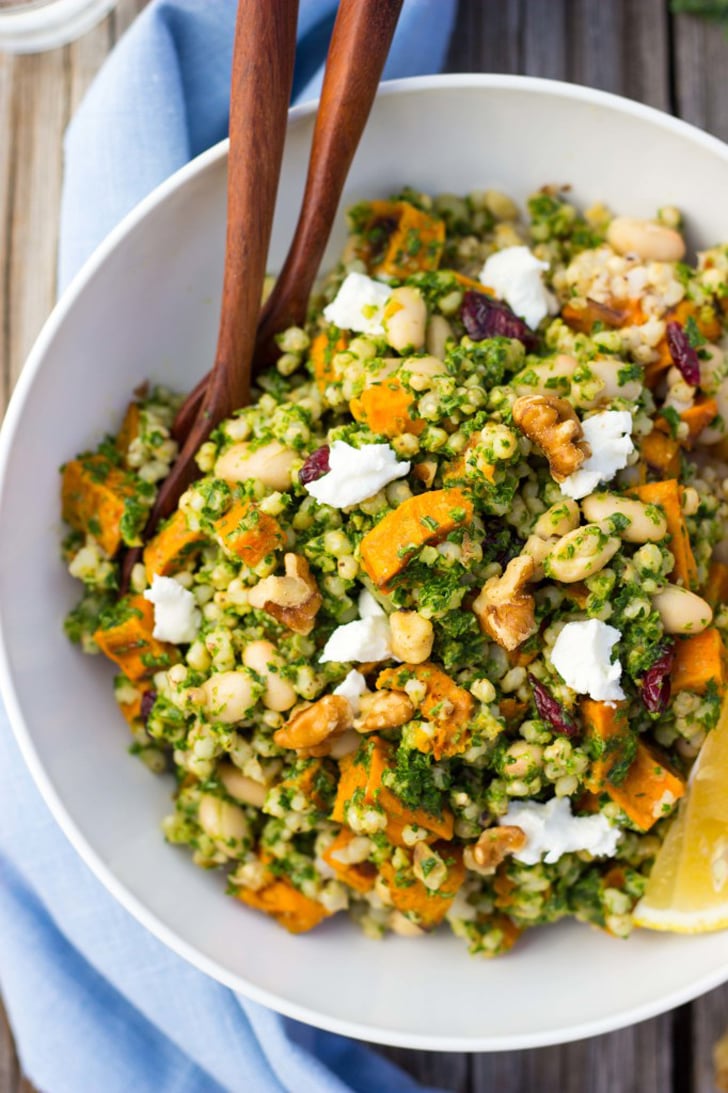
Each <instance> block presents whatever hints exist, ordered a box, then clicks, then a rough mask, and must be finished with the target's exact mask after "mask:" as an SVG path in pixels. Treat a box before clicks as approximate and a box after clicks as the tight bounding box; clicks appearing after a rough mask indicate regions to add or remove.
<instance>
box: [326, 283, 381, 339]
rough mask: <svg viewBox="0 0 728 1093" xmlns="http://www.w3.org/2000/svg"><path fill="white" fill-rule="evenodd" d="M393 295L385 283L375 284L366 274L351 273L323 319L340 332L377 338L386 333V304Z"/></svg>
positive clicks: (327, 308)
mask: <svg viewBox="0 0 728 1093" xmlns="http://www.w3.org/2000/svg"><path fill="white" fill-rule="evenodd" d="M391 294H392V289H391V287H390V286H389V285H385V284H384V283H383V282H382V281H375V280H374V279H373V278H372V277H367V275H366V274H365V273H349V274H347V276H346V277H345V278H344V280H343V281H342V282H341V287H340V288H339V291H338V292H337V294H336V296H335V297H334V299H333V300H332V301H331V303H330V304H329V305H328V306H327V307H325V308H324V318H325V319H326V321H327V322H329V323H333V324H334V326H338V328H339V329H340V330H355V331H356V332H357V333H359V334H374V335H375V336H376V335H378V334H383V333H384V326H383V324H382V316H383V314H384V305H385V304H386V302H387V300H388V299H389V297H390V296H391Z"/></svg>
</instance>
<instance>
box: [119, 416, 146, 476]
mask: <svg viewBox="0 0 728 1093" xmlns="http://www.w3.org/2000/svg"><path fill="white" fill-rule="evenodd" d="M141 416H142V409H141V406H140V405H139V403H138V402H130V403H129V405H128V406H127V409H126V413H125V414H124V420H123V421H122V423H121V428H120V429H119V432H118V433H117V436H116V441H115V443H116V447H117V448H118V449H119V454H120V455H121V458H122V459H123V460H124V466H126V467H128V466H129V463H128V456H129V445H130V444H131V442H132V440H136V438H137V437H138V436H139V432H140V429H141Z"/></svg>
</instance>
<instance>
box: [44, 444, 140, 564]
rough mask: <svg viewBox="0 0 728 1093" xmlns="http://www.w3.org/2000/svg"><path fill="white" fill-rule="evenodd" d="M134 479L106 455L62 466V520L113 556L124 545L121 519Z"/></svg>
mask: <svg viewBox="0 0 728 1093" xmlns="http://www.w3.org/2000/svg"><path fill="white" fill-rule="evenodd" d="M133 493H134V484H133V481H130V480H129V478H128V476H127V475H126V474H125V473H124V471H122V470H120V469H119V468H118V467H115V466H113V464H111V463H110V462H109V459H108V457H107V456H104V455H100V454H99V455H88V456H82V457H81V458H80V459H72V460H71V462H70V463H66V465H65V467H64V468H63V481H62V485H61V506H62V513H63V519H64V520H65V521H66V523H67V524H70V525H71V527H72V528H75V529H76V531H82V532H84V534H91V535H93V536H94V538H95V539H96V541H97V542H98V544H99V546H100V547H101V548H102V549H103V550H105V551H106V553H107V554H108V555H109V556H110V557H113V555H114V554H116V552H117V550H118V549H119V547H120V546H121V520H122V517H123V515H124V509H125V503H126V500H127V498H129V497H131V496H132V494H133Z"/></svg>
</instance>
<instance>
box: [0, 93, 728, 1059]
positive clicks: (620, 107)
mask: <svg viewBox="0 0 728 1093" xmlns="http://www.w3.org/2000/svg"><path fill="white" fill-rule="evenodd" d="M464 88H465V89H468V88H485V89H491V90H496V91H497V90H503V91H530V92H535V93H538V94H540V95H550V96H553V97H555V98H562V99H568V100H572V101H573V100H575V101H577V102H582V103H587V104H594V105H597V106H602V107H607V108H609V109H611V110H613V111H615V112H619V113H622V114H626V115H631V116H634V117H637V118H641V119H644V120H645V121H647V122H650V123H652V124H653V125H656V126H658V127H660V128H662V129H665V130H668V131H672V132H674V133H677V134H679V135H680V136H682V137H684V138H686V139H687V140H688V141H690V142H692V143H694V144H697V145H702V146H703V147H705V148H707V149H708V150H710V151H711V152H712V153H714V154H716V155H718V157H719V158H721V159H724V160H726V161H728V144H726V143H725V142H723V141H721V140H720V139H719V138H717V137H714V136H712V135H711V134H709V133H706V132H704V131H703V130H702V129H699V128H698V127H697V126H694V125H691V124H690V123H688V122H685V121H683V120H682V119H680V118H675V117H673V116H671V115H669V114H666V113H664V112H663V111H661V110H658V109H656V108H655V107H652V106H647V105H645V104H643V103H640V102H636V101H634V100H632V99H627V98H624V97H623V96H620V95H615V94H613V93H611V92H607V91H601V90H597V89H595V88H590V87H583V86H581V85H579V84H572V83H567V82H566V81H562V80H548V79H543V78H540V77H533V76H514V75H499V74H484V73H451V74H440V75H433V76H415V77H409V78H406V79H400V80H390V81H386V82H385V83H383V84H382V85H381V86H380V88H379V92H378V95H379V96H383V97H384V96H390V95H394V96H396V95H400V94H409V93H412V92H421V91H422V92H432V91H437V90H451V89H455V90H459V89H464ZM317 106H318V100H317V99H316V100H309V101H307V102H305V103H301V104H299V105H297V106H294V107H292V108H291V110H290V111H289V115H288V124H289V125H291V124H292V123H295V122H296V121H298V120H299V119H303V118H306V117H309V116H310V115H311V114H313V113H314V112H315V110H316V108H317ZM227 151H228V141H227V139H225V140H222V141H220V142H219V143H217V144H215V145H213V146H212V147H211V148H209V149H207V150H206V151H205V152H203V153H201V154H200V155H199V156H196V157H195V158H194V159H192V160H190V161H189V163H186V164H185V165H184V166H182V167H181V168H179V169H178V170H177V171H175V172H174V174H172V175H170V176H169V178H167V179H165V180H164V181H163V182H162V183H160V184H159V185H158V186H157V187H156V188H155V189H154V190H152V191H151V193H149V194H148V195H147V196H146V197H145V198H143V199H142V201H140V202H139V203H138V204H137V205H136V206H135V207H134V208H133V209H132V210H131V211H130V212H128V213H127V214H126V215H125V216H124V218H123V219H122V220H121V221H120V222H119V224H117V226H116V227H115V228H113V229H112V231H111V232H110V233H109V234H108V235H107V236H106V237H105V238H104V239H103V240H102V242H101V243H100V244H99V245H98V246H97V247H96V249H95V250H94V251H93V253H92V254H91V255H90V256H89V257H88V258H87V259H86V261H85V262H84V264H83V266H82V267H81V269H80V270H79V271H78V273H76V275H75V276H74V277H73V279H72V280H71V281H70V283H69V284H68V286H67V287H66V288H65V290H64V291H63V293H62V295H61V296H60V298H59V299H58V301H57V303H56V304H55V306H54V308H53V310H52V312H51V314H50V315H49V317H48V318H47V319H46V321H45V323H44V325H43V327H42V329H41V331H40V333H39V334H38V337H37V338H36V341H35V343H34V345H33V347H32V348H31V350H30V353H29V354H28V357H27V358H26V361H25V364H24V366H23V369H22V371H21V373H20V376H19V378H18V381H17V383H16V386H15V390H14V391H13V394H12V396H11V399H10V402H9V404H8V408H7V412H6V414H5V419H4V421H3V423H2V428H1V429H0V498H2V496H3V494H4V492H5V488H6V480H7V476H8V467H9V456H10V452H11V449H12V446H13V443H14V440H15V436H16V432H17V430H18V427H19V425H20V423H21V419H22V415H23V410H24V408H25V403H26V401H27V399H28V396H29V394H30V392H31V389H32V386H33V383H34V380H35V377H36V374H37V373H38V371H39V370H40V368H41V367H42V364H43V361H44V358H45V356H46V353H47V351H48V349H49V347H50V346H51V344H52V342H53V339H54V338H55V336H56V333H57V331H58V330H59V329H60V327H61V325H62V324H63V322H64V320H65V318H66V316H67V314H68V312H69V311H70V310H71V308H72V307H73V305H74V304H75V302H76V300H77V299H78V298H79V297H80V296H81V295H82V294H83V291H84V289H85V287H86V285H87V284H88V283H89V282H90V281H91V280H92V279H93V277H94V276H95V274H96V272H97V271H98V270H99V268H100V267H101V266H102V265H103V264H104V262H105V261H106V259H107V258H108V257H109V255H110V254H111V253H112V252H113V251H114V250H115V248H116V246H117V245H118V244H119V243H120V241H121V240H122V239H123V238H124V237H125V236H126V235H127V234H128V233H129V232H130V231H132V230H133V229H134V228H135V227H136V226H137V225H138V224H140V223H141V222H142V221H144V219H145V218H146V217H147V216H148V215H150V213H152V212H153V210H154V209H155V208H156V207H157V206H158V205H160V204H162V203H163V202H164V201H165V200H166V199H167V198H168V197H169V196H170V195H171V194H172V193H174V192H175V191H176V190H178V189H179V188H180V187H182V186H184V185H185V184H186V183H187V182H188V181H189V180H190V179H192V178H194V177H196V176H197V175H200V174H202V173H203V172H204V171H206V170H207V169H208V168H211V167H212V166H213V165H215V164H217V163H218V162H219V161H220V160H221V159H224V158H225V157H226V156H227ZM0 698H2V700H3V701H4V704H5V708H6V710H7V713H8V720H9V722H10V726H11V729H12V731H13V734H14V736H15V739H16V741H17V743H18V746H19V748H20V751H21V753H22V755H23V758H24V760H25V763H26V765H27V767H28V769H29V771H30V773H31V776H32V778H33V780H34V782H35V784H36V787H37V788H38V790H39V792H40V794H41V796H42V797H43V799H44V801H45V803H46V805H47V806H48V808H49V809H50V812H51V814H52V816H53V818H54V819H55V821H56V823H57V824H58V826H59V827H60V828H61V830H62V831H63V833H64V835H65V836H66V838H67V839H68V840H69V842H70V843H71V845H72V846H73V847H74V849H75V850H76V852H77V853H78V854H79V856H80V857H81V859H82V860H83V861H84V862H85V864H86V865H87V866H88V867H89V868H90V869H91V871H92V873H93V874H94V875H95V876H96V878H97V879H98V880H99V881H100V882H101V884H102V885H103V886H104V887H105V888H106V889H107V891H109V892H110V893H111V895H112V896H113V897H114V898H115V899H116V900H117V901H118V902H119V903H120V904H121V905H122V907H124V908H125V910H127V911H128V912H129V913H130V914H131V915H132V916H133V917H134V918H135V919H136V920H137V921H138V922H139V923H141V925H142V926H144V927H145V928H146V929H147V930H149V931H150V933H152V934H153V935H154V936H155V937H156V938H157V939H158V940H159V941H161V942H162V943H163V944H164V945H166V946H167V947H168V948H169V949H171V950H172V951H173V952H174V953H176V954H177V955H178V956H181V957H182V958H183V959H185V960H187V961H188V962H189V963H190V964H192V965H193V967H195V968H197V969H198V970H199V971H201V972H204V973H205V974H207V975H209V976H210V977H211V978H212V979H214V980H216V981H217V982H219V983H221V984H222V985H223V986H226V987H228V988H230V989H231V990H233V991H235V992H236V993H239V994H242V995H243V996H244V997H246V998H249V999H250V1000H251V1001H253V1002H257V1003H259V1004H261V1005H264V1006H267V1007H269V1008H270V1009H273V1010H274V1011H276V1012H278V1013H281V1014H283V1015H284V1016H286V1017H292V1018H294V1019H296V1020H298V1021H302V1022H304V1023H305V1024H309V1025H313V1026H315V1027H317V1028H321V1029H325V1030H327V1031H329V1032H334V1033H338V1034H340V1035H344V1036H351V1037H354V1038H356V1039H359V1040H369V1041H371V1042H373V1043H378V1044H386V1045H389V1046H393V1047H404V1048H411V1049H419V1050H428V1051H466V1052H476V1051H488V1052H493V1051H515V1050H521V1049H525V1048H536V1047H547V1046H551V1045H556V1044H562V1043H570V1042H572V1041H575V1040H580V1039H584V1038H586V1037H590V1036H597V1035H601V1034H603V1033H607V1032H611V1031H614V1030H616V1029H619V1028H624V1027H626V1026H628V1025H632V1024H636V1023H638V1022H640V1021H644V1020H647V1019H648V1018H651V1017H655V1016H657V1015H659V1014H661V1013H664V1012H666V1011H667V1010H670V1009H673V1008H674V1007H676V1006H679V1005H682V1004H683V1003H685V1002H689V1001H691V1000H692V999H694V998H697V997H698V996H699V995H701V994H703V993H705V992H706V991H708V990H711V989H712V988H714V987H717V986H719V985H720V984H722V983H724V982H725V981H726V980H728V963H727V964H723V965H718V966H717V967H716V968H714V969H713V970H712V971H711V972H710V974H707V975H704V976H702V977H700V978H699V979H698V980H696V981H694V982H692V983H690V984H689V985H687V986H685V987H681V988H678V989H674V990H672V991H671V992H669V993H668V994H667V995H663V996H662V997H661V998H659V999H657V1000H652V1001H650V1002H645V1003H641V1004H639V1005H636V1006H633V1007H631V1008H628V1009H625V1010H623V1011H621V1012H620V1013H614V1014H612V1015H609V1016H606V1017H602V1018H598V1019H591V1020H588V1021H584V1022H583V1023H581V1024H577V1025H572V1026H570V1027H569V1028H567V1029H564V1030H562V1031H561V1032H558V1031H555V1030H553V1029H552V1030H550V1031H547V1032H543V1033H523V1034H519V1035H513V1036H509V1037H507V1038H504V1037H502V1036H501V1037H490V1036H487V1035H483V1036H478V1037H458V1036H437V1035H425V1034H422V1033H412V1032H399V1031H396V1030H395V1031H392V1030H390V1029H387V1028H384V1027H380V1026H377V1025H370V1024H366V1023H363V1022H357V1021H349V1020H340V1019H338V1018H336V1017H332V1016H328V1015H324V1014H319V1013H317V1012H316V1011H315V1010H312V1009H309V1008H308V1007H307V1006H305V1005H301V1004H299V1003H296V1002H290V1001H288V1000H287V999H286V998H283V997H281V996H280V995H277V994H275V993H274V992H272V991H268V990H266V989H264V988H261V987H258V986H256V985H255V984H252V983H249V982H248V981H247V980H245V979H243V978H242V977H240V976H238V975H236V974H233V973H231V972H230V971H228V970H227V969H226V968H225V967H224V966H222V965H221V964H219V963H217V961H215V960H212V959H211V958H208V957H206V956H204V955H203V954H202V953H200V952H199V951H198V950H197V949H196V948H195V947H194V946H193V945H191V944H189V943H188V942H186V941H184V940H183V939H182V938H180V937H179V936H178V935H177V934H176V933H175V932H174V930H173V929H172V928H170V927H169V926H167V925H165V923H164V922H163V921H162V920H161V919H159V918H158V917H157V916H156V915H155V914H154V913H152V912H151V911H149V910H148V909H147V908H146V907H145V905H144V904H143V903H142V902H141V900H140V899H138V898H137V897H136V896H134V895H133V894H132V893H131V892H130V891H129V890H128V889H127V888H126V886H125V885H124V884H123V883H122V882H121V881H119V880H118V879H117V878H116V876H115V875H114V873H113V872H112V870H111V869H110V868H109V867H107V866H106V865H105V863H104V862H103V861H102V860H101V858H100V857H99V856H98V855H97V853H96V852H95V851H94V850H93V849H92V847H91V846H90V845H89V843H88V842H87V840H86V837H85V835H84V834H83V832H82V831H81V830H80V829H79V828H78V827H77V825H76V824H75V822H74V821H73V820H72V819H71V817H70V816H69V814H68V812H67V811H66V807H65V805H64V804H63V801H62V800H61V797H60V795H59V793H58V792H57V790H56V788H55V786H54V784H53V782H52V781H51V779H50V776H49V775H48V774H47V773H46V771H45V768H44V766H43V762H42V760H41V757H40V755H39V754H38V752H37V750H36V747H35V744H34V742H33V739H32V735H31V733H30V731H29V729H28V726H27V725H26V723H25V719H24V716H23V712H22V710H21V707H20V702H19V699H18V695H17V692H16V690H15V686H14V682H13V678H12V673H11V669H10V661H9V656H8V645H7V635H6V633H5V627H4V618H3V615H2V612H0Z"/></svg>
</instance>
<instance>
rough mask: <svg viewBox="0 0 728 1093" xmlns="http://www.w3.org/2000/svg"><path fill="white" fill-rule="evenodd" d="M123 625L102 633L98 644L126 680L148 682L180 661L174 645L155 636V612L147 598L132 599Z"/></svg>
mask: <svg viewBox="0 0 728 1093" xmlns="http://www.w3.org/2000/svg"><path fill="white" fill-rule="evenodd" d="M122 603H125V605H126V608H127V610H126V611H125V612H124V613H123V618H122V621H121V622H119V623H117V624H116V625H115V626H110V627H109V628H108V629H106V630H102V629H99V630H97V631H96V633H95V634H94V641H95V642H96V644H97V645H98V647H99V649H100V650H101V652H102V653H105V654H106V656H107V657H109V659H110V660H113V661H114V662H115V663H116V664H118V665H119V667H120V668H121V670H122V672H123V673H124V675H125V676H127V677H128V678H129V679H131V680H132V681H133V682H136V681H137V680H140V679H148V678H149V676H152V675H154V673H155V672H158V671H159V670H160V669H162V668H166V667H169V665H171V664H174V662H175V661H176V660H177V659H178V658H179V654H178V652H177V650H176V649H175V647H174V645H169V644H168V643H167V642H164V641H157V639H156V638H155V637H153V636H152V630H153V629H154V608H153V607H152V605H151V603H149V601H148V600H145V599H144V597H143V596H129V597H128V598H127V600H126V601H122Z"/></svg>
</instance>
